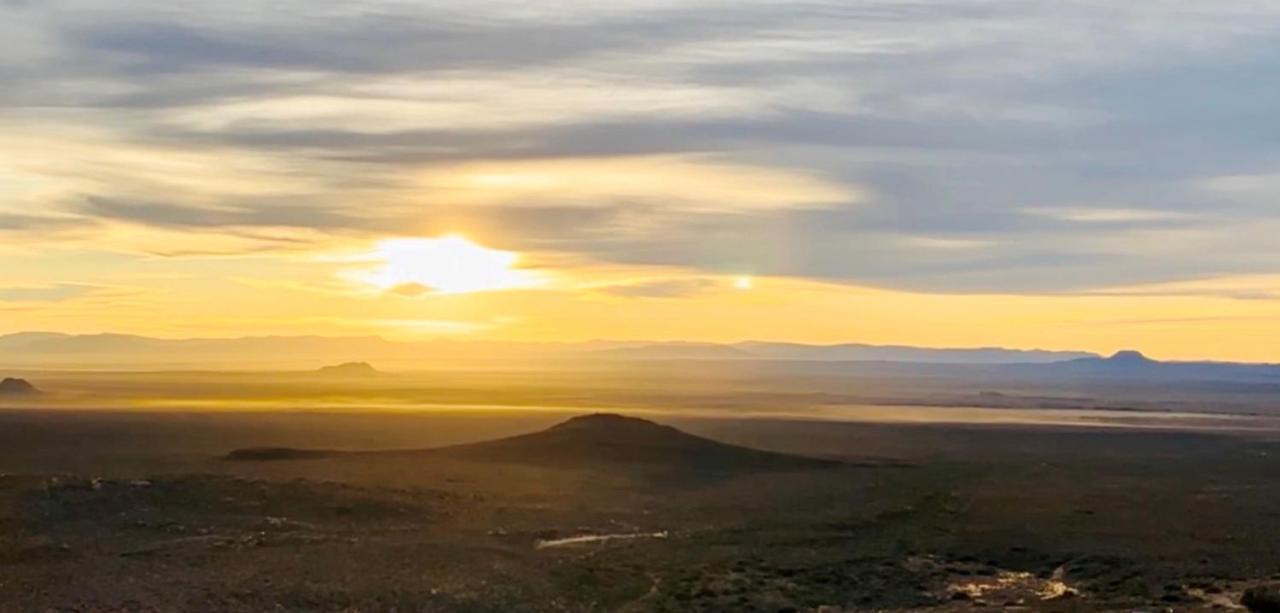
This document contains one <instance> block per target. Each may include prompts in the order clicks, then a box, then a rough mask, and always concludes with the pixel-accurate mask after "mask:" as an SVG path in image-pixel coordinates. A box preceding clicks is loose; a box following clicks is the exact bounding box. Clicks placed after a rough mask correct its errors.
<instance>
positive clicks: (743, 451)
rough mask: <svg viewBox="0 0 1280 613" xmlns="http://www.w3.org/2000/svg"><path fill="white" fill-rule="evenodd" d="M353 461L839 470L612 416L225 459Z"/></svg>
mask: <svg viewBox="0 0 1280 613" xmlns="http://www.w3.org/2000/svg"><path fill="white" fill-rule="evenodd" d="M357 455H358V456H365V457H367V456H371V455H379V456H391V455H399V456H405V455H421V456H435V457H442V458H448V459H459V460H474V461H485V462H506V463H516V464H533V465H563V466H575V465H582V466H591V465H599V464H642V465H649V466H670V467H678V468H688V469H699V470H704V469H705V470H789V469H803V468H816V467H822V466H833V465H836V464H838V462H836V461H833V460H822V459H817V458H806V457H801V456H793V455H786V454H781V453H773V452H768V451H760V450H757V449H749V448H746V447H738V446H736V445H729V444H726V443H720V442H717V441H713V440H711V439H707V438H702V437H700V436H694V435H692V434H688V433H686V432H682V431H680V430H677V429H675V428H672V427H670V426H663V425H660V424H656V423H654V422H651V421H648V420H644V419H637V418H634V417H624V416H622V415H612V414H595V415H586V416H582V417H575V418H573V419H570V420H568V421H565V422H563V423H560V424H558V425H555V426H552V427H551V428H548V429H546V430H542V431H540V432H534V433H531V434H524V435H520V436H513V437H510V438H504V439H498V440H494V441H486V442H482V443H473V444H468V445H456V446H452V447H441V448H438V449H426V450H413V451H380V452H338V451H322V450H305V449H287V448H256V449H240V450H236V451H233V452H231V453H230V454H228V455H227V459H230V460H248V461H254V460H257V461H262V460H296V459H306V458H315V457H324V456H329V457H334V456H357Z"/></svg>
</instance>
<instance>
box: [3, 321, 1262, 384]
mask: <svg viewBox="0 0 1280 613" xmlns="http://www.w3.org/2000/svg"><path fill="white" fill-rule="evenodd" d="M366 360H368V361H376V362H377V363H379V364H380V365H382V364H385V365H388V366H389V367H390V368H392V369H393V370H413V369H419V368H420V369H427V368H436V367H447V366H454V365H460V366H461V367H465V368H472V367H475V368H483V367H486V366H495V367H502V366H513V367H543V366H551V365H561V366H572V365H575V364H576V365H585V366H592V367H602V368H609V367H612V366H611V365H622V364H628V363H634V364H636V365H637V367H639V366H649V365H652V366H655V367H660V366H661V365H663V364H668V363H687V364H688V365H689V366H690V367H692V366H694V365H695V364H704V365H709V366H708V367H712V368H714V367H715V364H717V363H721V364H726V365H729V364H733V365H738V366H741V367H751V368H768V369H771V370H786V371H788V372H790V371H795V372H822V373H826V374H840V373H849V374H862V375H885V376H896V377H911V376H961V377H968V378H975V377H983V376H986V377H993V378H997V379H1008V378H1014V379H1022V378H1036V379H1044V378H1091V379H1093V378H1127V379H1147V380H1197V381H1205V380H1223V381H1276V382H1280V366H1277V365H1271V364H1242V363H1232V362H1161V361H1157V360H1152V359H1150V358H1148V357H1146V356H1144V355H1142V354H1141V353H1138V352H1136V351H1121V352H1119V353H1116V354H1115V355H1113V356H1110V357H1105V358H1104V357H1102V356H1099V355H1096V354H1093V353H1088V352H1080V351H1043V350H1020V349H1005V348H999V347H984V348H968V349H939V348H926V347H907V346H896V345H867V344H858V343H845V344H837V345H805V344H799V343H779V342H763V341H747V342H741V343H730V344H717V343H692V342H644V341H586V342H578V343H513V342H496V341H424V342H396V341H389V340H386V339H382V338H378V337H368V336H365V337H320V336H264V337H246V338H231V339H158V338H150V337H144V336H130V335H121V334H97V335H69V334H58V333H47V332H24V333H19V334H10V335H7V336H0V366H2V367H7V368H13V369H18V368H94V369H118V370H182V369H230V370H259V369H280V370H311V371H313V372H318V373H323V374H328V375H351V376H372V375H376V374H377V372H376V371H374V370H373V368H372V367H371V366H369V365H368V362H366ZM326 364H339V366H336V367H328V368H325V369H323V370H320V371H316V370H315V369H317V368H319V367H321V366H323V365H326ZM753 365H758V366H753Z"/></svg>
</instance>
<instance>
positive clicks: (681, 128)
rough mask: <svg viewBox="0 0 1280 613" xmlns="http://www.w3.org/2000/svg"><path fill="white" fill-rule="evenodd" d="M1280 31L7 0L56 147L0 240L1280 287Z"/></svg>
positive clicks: (997, 8) (1009, 14)
mask: <svg viewBox="0 0 1280 613" xmlns="http://www.w3.org/2000/svg"><path fill="white" fill-rule="evenodd" d="M1278 24H1280V6H1277V5H1273V4H1269V3H1259V2H1254V1H1252V0H1224V1H1222V2H1214V3H1201V4H1197V5H1195V6H1188V5H1186V3H1179V2H1173V1H1172V0H1156V1H1153V2H1143V3H1128V4H1125V5H1123V6H1121V5H1114V6H1110V5H1109V6H1105V7H1104V6H1101V5H1099V4H1097V3H1094V2H1089V1H1084V0H1081V1H1066V2H1058V3H1053V4H1052V5H1038V4H1028V3H1024V2H1017V1H1015V0H978V1H975V2H960V1H958V0H925V1H923V2H911V3H903V2H897V1H890V0H869V1H867V2H858V3H848V2H836V1H831V2H824V1H818V2H809V3H803V4H794V3H791V4H787V3H777V2H764V1H756V0H748V1H746V2H734V3H728V2H724V1H721V0H691V1H689V2H682V3H677V4H673V3H670V2H664V1H657V0H653V1H649V0H628V1H626V2H616V3H593V2H578V1H574V2H572V3H571V5H570V6H568V7H565V6H561V5H557V7H556V8H554V9H553V8H549V7H545V6H542V5H530V4H529V3H518V2H508V1H506V0H483V1H478V2H470V3H466V4H465V6H464V5H460V4H457V3H444V2H421V3H419V2H415V3H400V2H391V1H375V0H358V1H355V2H349V3H342V4H340V5H332V6H324V7H317V6H316V5H315V3H312V2H304V1H302V0H286V1H284V2H278V3H272V4H271V5H270V6H263V7H255V8H254V9H252V10H251V9H248V8H245V7H244V6H243V5H239V4H236V3H230V4H225V3H224V4H212V5H211V4H209V3H196V2H194V1H191V0H180V1H178V2H159V1H157V0H122V1H120V2H110V3H106V2H101V1H100V0H56V1H53V2H39V3H37V2H8V3H4V4H3V5H0V36H3V37H4V38H5V40H6V41H7V42H8V43H9V44H8V47H7V49H6V57H5V58H3V59H0V81H3V82H5V83H6V84H8V85H9V87H6V88H4V89H3V91H0V107H3V108H5V109H6V111H5V116H6V120H5V123H6V126H21V127H22V131H23V133H25V134H28V135H29V136H31V137H32V138H29V139H27V140H14V141H7V142H8V144H7V145H6V147H7V148H10V149H11V151H6V152H5V153H12V155H6V156H4V157H3V158H0V177H3V176H5V174H6V173H5V172H4V171H5V166H14V167H21V168H20V170H21V172H20V173H17V175H16V176H22V177H27V178H31V182H30V183H29V185H38V186H39V189H28V188H26V187H24V188H23V189H24V191H23V194H24V195H23V200H22V202H21V203H20V204H19V205H17V206H19V207H21V208H19V209H17V210H14V209H13V208H12V206H6V208H5V209H4V210H3V211H0V232H4V233H5V234H6V238H7V237H8V236H14V235H17V236H23V237H30V238H32V239H33V240H36V239H39V238H40V237H41V236H44V235H45V234H47V233H48V230H49V229H50V228H60V227H69V226H71V225H75V226H77V227H79V228H82V229H86V231H88V229H93V228H98V231H100V232H102V233H103V236H105V237H107V238H110V239H111V240H115V239H116V236H117V234H112V230H111V227H112V226H113V225H114V224H130V225H132V226H145V227H148V228H153V229H162V230H164V231H165V232H164V233H163V234H161V233H159V232H156V233H153V234H152V236H153V239H151V240H149V242H148V244H147V251H148V252H150V253H166V254H183V253H205V252H217V253H234V252H235V250H237V249H246V250H262V251H263V252H269V251H270V250H272V249H293V248H296V246H297V241H299V240H301V241H303V242H306V243H308V244H311V243H313V242H314V241H323V240H325V238H326V237H330V236H336V235H342V236H346V235H360V236H365V237H369V236H388V235H410V234H413V235H438V234H442V233H445V232H448V231H453V230H459V229H461V230H466V231H470V230H471V229H473V228H477V229H482V230H483V231H484V235H486V236H488V235H491V236H493V237H494V240H495V241H496V242H495V244H499V243H500V246H501V247H503V248H512V249H518V250H520V251H522V252H530V253H537V254H546V256H547V257H566V258H583V259H591V260H595V261H599V262H607V263H627V264H643V265H664V266H678V267H684V268H688V269H694V270H696V271H703V272H705V273H708V274H727V273H733V272H735V271H740V270H752V271H755V272H757V273H759V274H777V275H783V276H795V277H808V278H816V279H823V280H831V281H836V282H846V283H854V284H861V285H875V286H884V287H892V288H900V289H910V290H914V291H925V292H994V293H1045V292H1048V293H1057V292H1072V291H1087V290H1095V289H1105V288H1111V287H1116V286H1126V285H1135V284H1143V283H1162V282H1172V281H1177V280H1185V279H1192V278H1196V279H1198V278H1203V277H1205V276H1206V275H1210V276H1211V275H1226V276H1229V275H1240V274H1261V273H1271V272H1280V271H1278V270H1276V269H1277V266H1278V265H1277V264H1275V262H1277V261H1280V260H1277V258H1276V257H1275V256H1276V252H1275V247H1274V240H1273V238H1272V237H1273V236H1274V235H1273V234H1271V232H1272V231H1274V230H1275V229H1276V227H1277V226H1280V212H1277V210H1276V209H1275V207H1274V206H1273V202H1274V196H1275V194H1276V190H1275V185H1276V181H1275V179H1274V178H1275V177H1276V176H1277V175H1280V166H1278V165H1277V161H1276V160H1277V159H1280V156H1278V155H1277V154H1280V150H1278V149H1280V146H1278V145H1277V143H1278V142H1280V138H1278V137H1280V123H1277V122H1276V121H1275V119H1274V109H1275V108H1276V107H1277V106H1278V105H1280V91H1277V90H1276V89H1275V88H1274V87H1270V86H1269V83H1270V79H1269V77H1270V76H1271V75H1273V74H1275V72H1276V71H1277V70H1280V53H1277V45H1276V42H1275V41H1276V40H1277V35H1280V25H1278ZM9 131H10V132H12V130H9ZM46 145H47V146H49V147H50V148H49V150H48V152H47V153H42V152H41V151H36V149H38V148H39V147H43V146H46ZM53 145H57V146H56V147H54V146H53ZM24 185H25V184H24ZM46 186H53V187H48V188H47V189H46ZM3 187H4V186H3V185H0V193H3V191H2V190H3ZM68 194H92V197H90V198H87V199H85V198H83V197H80V196H76V197H69V196H68ZM282 229H283V230H287V232H282V231H281V230H282ZM197 233H199V234H200V235H201V236H203V237H207V236H208V235H210V234H214V233H218V234H223V235H225V236H221V237H220V238H219V239H218V241H212V239H208V238H201V239H199V240H185V239H183V238H182V237H184V236H195V235H196V234H197ZM298 233H305V236H299V234H298ZM254 236H257V237H260V238H263V239H264V240H252V237H254ZM265 239H273V240H265ZM274 239H287V240H274ZM291 241H293V242H291ZM211 242H215V243H217V244H216V245H213V247H216V248H212V247H211V245H210V244H209V243H211ZM693 274H698V273H693ZM624 291H625V290H624ZM638 291H643V290H638Z"/></svg>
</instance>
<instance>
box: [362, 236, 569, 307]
mask: <svg viewBox="0 0 1280 613" xmlns="http://www.w3.org/2000/svg"><path fill="white" fill-rule="evenodd" d="M359 259H360V260H362V261H368V262H372V263H373V266H372V268H370V269H364V270H358V271H354V272H353V273H351V274H350V275H349V276H351V277H353V278H355V279H357V280H359V281H361V282H364V283H366V284H369V285H372V286H373V287H375V288H378V289H380V290H382V291H390V292H397V293H401V294H405V295H418V294H424V293H429V292H430V293H438V294H469V293H474V292H487V291H499V290H509V289H520V288H528V287H536V286H539V285H542V284H544V283H545V279H543V278H542V276H540V275H539V274H537V273H534V272H531V271H528V270H520V269H518V268H516V265H517V264H518V263H519V261H520V255H519V254H517V253H514V252H510V251H501V250H498V249H490V248H488V247H484V246H482V245H478V244H476V243H474V242H472V241H471V240H469V239H467V238H466V237H464V236H462V235H458V234H451V235H447V236H442V237H438V238H396V239H388V240H384V241H382V242H379V243H378V244H377V246H376V247H375V248H374V250H373V251H372V252H370V253H368V254H365V255H363V256H362V257H360V258H359Z"/></svg>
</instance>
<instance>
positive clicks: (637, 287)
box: [599, 279, 720, 298]
mask: <svg viewBox="0 0 1280 613" xmlns="http://www.w3.org/2000/svg"><path fill="white" fill-rule="evenodd" d="M718 286H720V284H719V283H717V282H716V281H715V280H713V279H656V280H649V281H640V282H636V283H624V284H617V285H607V286H604V287H601V288H599V291H601V292H604V293H606V294H612V295H614V296H622V297H625V298H688V297H691V296H697V295H699V294H703V293H706V292H709V291H712V290H714V289H715V288H716V287H718Z"/></svg>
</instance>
